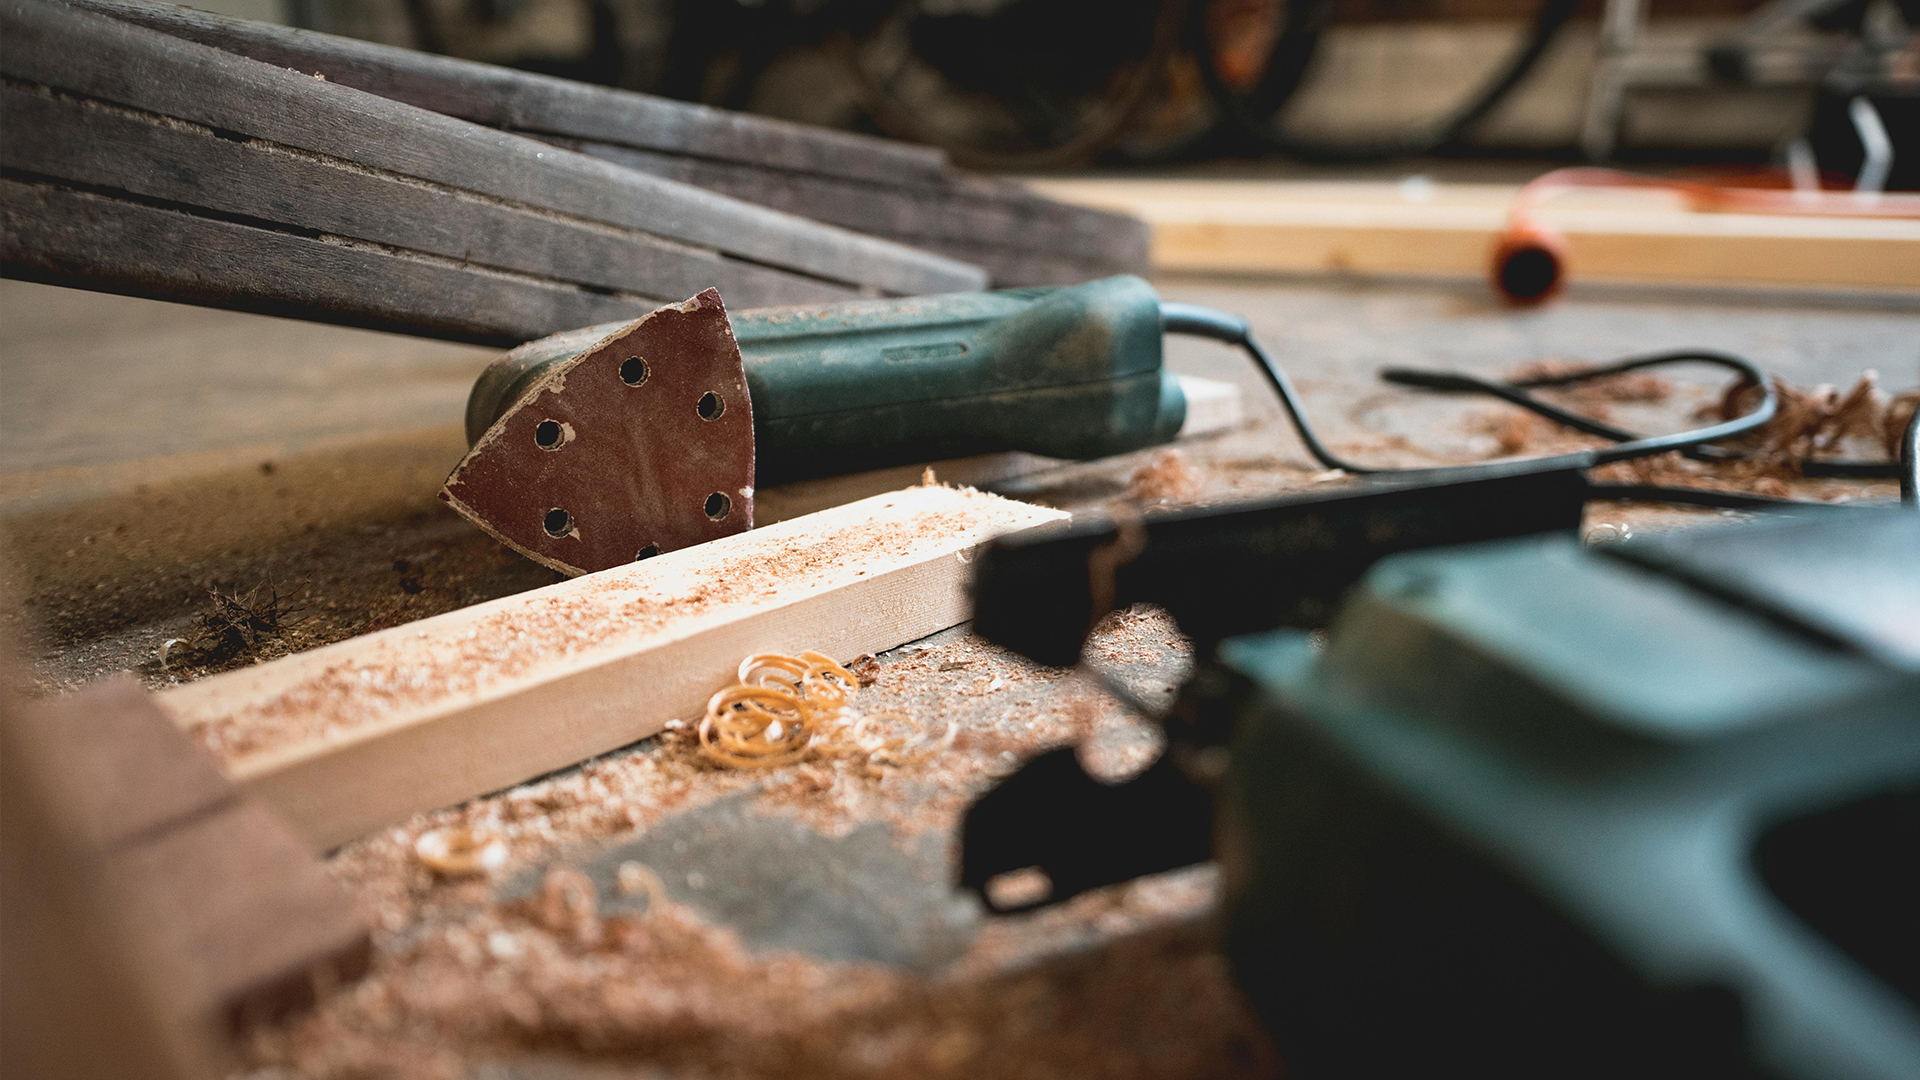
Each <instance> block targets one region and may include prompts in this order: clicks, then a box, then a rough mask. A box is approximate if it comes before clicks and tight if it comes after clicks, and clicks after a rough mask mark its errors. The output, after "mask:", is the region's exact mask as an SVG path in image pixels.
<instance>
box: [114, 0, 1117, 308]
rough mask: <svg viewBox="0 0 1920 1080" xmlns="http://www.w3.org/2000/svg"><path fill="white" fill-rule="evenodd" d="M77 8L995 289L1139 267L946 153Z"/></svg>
mask: <svg viewBox="0 0 1920 1080" xmlns="http://www.w3.org/2000/svg"><path fill="white" fill-rule="evenodd" d="M79 2H80V3H81V4H82V5H83V6H86V7H89V8H91V9H93V10H96V11H101V12H105V13H109V14H112V15H114V16H115V17H116V18H121V19H126V20H129V21H132V22H137V23H140V24H141V25H144V26H148V27H151V28H154V29H157V30H162V31H165V32H166V33H169V34H173V35H176V36H178V37H182V38H186V39H188V40H191V41H198V42H200V43H202V44H206V45H213V46H216V47H218V48H221V49H226V50H228V51H230V52H234V53H237V54H239V55H242V56H247V57H251V58H252V59H255V60H262V61H265V62H267V63H272V64H279V65H282V66H284V67H290V68H294V69H296V70H299V71H304V72H308V73H311V74H320V75H324V76H326V78H327V79H329V80H331V81H333V82H336V83H340V84H342V85H345V86H352V87H355V88H357V89H361V90H365V91H368V92H369V93H374V94H379V95H381V96H382V97H388V98H392V99H394V100H396V101H404V102H407V103H408V104H410V105H417V106H419V107H421V108H423V109H432V110H433V111H435V112H439V113H445V114H447V115H449V116H457V117H460V118H461V119H464V120H471V121H473V122H474V123H478V124H486V125H488V126H490V127H497V128H501V129H504V130H508V131H514V132H518V133H520V134H523V135H528V136H531V137H533V138H537V139H542V140H545V141H547V142H551V143H553V144H554V145H557V146H565V147H568V148H570V149H574V150H578V151H580V152H581V153H584V154H590V155H592V156H594V157H597V158H601V159H604V160H606V161H611V162H614V163H615V164H619V165H625V166H627V167H629V168H632V169H637V170H639V171H641V172H646V173H651V174H653V175H655V176H663V177H666V178H668V179H671V180H679V181H683V182H686V183H689V184H693V185H695V186H697V187H701V188H704V189H706V190H708V191H716V192H720V193H721V194H724V195H730V196H733V197H734V198H737V199H742V200H745V201H747V202H751V203H758V204H760V205H762V206H770V207H773V208H775V209H779V210H785V211H787V212H789V213H793V214H798V215H800V216H802V217H809V218H813V219H815V220H818V221H825V222H828V223H831V224H834V225H839V226H842V227H845V228H848V229H852V230H854V231H856V232H862V233H867V234H869V235H872V236H881V237H886V238H887V239H890V240H897V241H899V242H901V243H904V244H910V245H912V246H914V247H919V248H925V249H926V250H929V251H936V252H940V253H941V254H944V255H949V256H952V257H953V258H956V259H960V260H962V261H964V262H969V263H973V264H975V265H977V266H980V267H983V268H985V269H986V270H987V272H988V273H989V274H990V275H992V278H993V281H994V283H995V284H996V285H1002V286H1010V285H1042V284H1065V283H1072V282H1080V281H1087V280H1091V279H1093V278H1096V277H1104V276H1106V275H1108V274H1123V273H1124V274H1133V273H1144V272H1145V271H1146V268H1147V239H1148V238H1147V227H1146V225H1145V224H1144V223H1143V222H1141V221H1139V220H1138V219H1136V218H1132V217H1128V216H1126V215H1121V214H1114V213H1109V212H1106V211H1101V210H1092V209H1087V208H1084V207H1076V206H1070V205H1067V204H1065V203H1060V202H1056V201H1054V200H1051V199H1047V198H1044V197H1042V196H1039V195H1036V194H1034V193H1033V192H1032V191H1030V190H1028V189H1027V188H1026V187H1024V186H1022V185H1020V184H1016V183H1013V182H1010V181H1006V180H999V179H991V178H987V177H982V176H975V175H969V174H966V173H962V172H960V171H958V170H955V169H953V168H952V167H950V166H949V165H948V163H947V160H946V156H945V154H944V153H942V152H940V151H938V150H933V149H929V148H926V147H917V146H911V145H908V144H905V143H897V142H891V141H888V140H885V139H876V138H870V137H866V136H861V135H852V134H846V133H841V132H834V131H827V130H823V129H820V128H812V127H806V126H804V125H799V124H792V123H785V122H782V121H778V120H769V119H766V118H763V117H756V116H746V115H743V114H740V113H732V112H726V111H723V110H719V109H712V108H708V107H706V106H702V105H690V104H687V103H685V102H679V101H671V100H668V99H665V98H658V97H652V96H649V95H646V94H635V93H628V92H624V91H618V90H608V89H604V88H601V87H595V86H588V85H586V84H583V83H576V82H569V81H566V80H564V79H554V78H548V77H545V76H541V75H532V74H528V73H525V72H520V71H513V70H510V69H507V68H499V67H493V66H490V65H487V64H476V63H472V62H469V61H464V60H454V59H450V58H447V57H442V56H430V55H428V54H425V53H419V52H413V51H411V50H408V49H398V48H394V47H392V46H387V45H376V44H372V43H369V42H364V41H354V40H351V39H348V38H339V37H332V36H330V35H326V34H316V33H313V32H311V31H305V30H292V29H288V28H286V27H279V26H272V25H269V24H266V23H258V22H249V21H247V20H244V19H233V18H226V17H223V16H219V15H209V14H205V13H203V12H198V11H192V10H189V9H187V8H180V7H175V6H173V5H171V4H156V3H148V2H144V0H79Z"/></svg>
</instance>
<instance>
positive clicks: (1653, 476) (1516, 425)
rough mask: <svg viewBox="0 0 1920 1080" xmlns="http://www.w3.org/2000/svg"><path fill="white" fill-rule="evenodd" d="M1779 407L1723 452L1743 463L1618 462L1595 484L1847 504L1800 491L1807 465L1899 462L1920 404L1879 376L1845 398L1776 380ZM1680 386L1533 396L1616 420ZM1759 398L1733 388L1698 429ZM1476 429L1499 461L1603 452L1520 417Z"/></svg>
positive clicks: (1626, 384)
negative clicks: (1626, 409) (1625, 409)
mask: <svg viewBox="0 0 1920 1080" xmlns="http://www.w3.org/2000/svg"><path fill="white" fill-rule="evenodd" d="M1592 366H1593V365H1590V364H1585V363H1582V362H1578V361H1568V360H1540V361H1534V362H1532V363H1528V364H1524V365H1522V366H1520V367H1519V368H1516V369H1514V370H1513V371H1512V372H1510V373H1509V374H1508V378H1509V379H1510V380H1515V381H1517V380H1523V379H1527V378H1535V377H1540V376H1543V375H1563V374H1572V373H1574V372H1577V371H1582V370H1587V369H1589V368H1591V367H1592ZM1773 388H1774V393H1775V395H1776V397H1777V399H1778V402H1779V406H1778V409H1777V411H1776V412H1775V415H1774V417H1773V419H1772V420H1770V421H1768V422H1767V423H1766V424H1765V425H1763V426H1762V427H1761V428H1759V429H1758V430H1757V431H1755V432H1754V433H1752V434H1751V435H1748V436H1746V437H1743V438H1741V439H1734V440H1727V441H1724V442H1722V443H1720V444H1718V445H1721V446H1724V447H1726V448H1728V449H1730V450H1734V451H1737V452H1739V453H1741V454H1742V455H1743V457H1742V458H1741V459H1740V460H1732V461H1695V460H1692V459H1690V458H1687V457H1685V456H1683V455H1681V454H1678V453H1669V454H1661V455H1658V456H1655V457H1648V458H1639V459H1635V460H1632V461H1621V462H1615V463H1613V464H1610V465H1604V466H1601V467H1599V468H1597V469H1595V470H1594V471H1593V476H1594V479H1595V480H1598V481H1602V482H1606V483H1617V484H1650V485H1674V486H1691V487H1704V488H1713V489H1717V490H1723V491H1737V492H1745V493H1752V494H1758V495H1767V496H1772V497H1775V498H1792V497H1815V498H1829V497H1837V498H1845V497H1848V496H1850V495H1854V494H1858V489H1857V485H1852V484H1847V483H1843V482H1832V483H1828V484H1826V485H1824V486H1816V487H1815V488H1812V489H1809V488H1807V487H1805V486H1804V485H1802V486H1800V487H1796V484H1797V483H1798V482H1799V481H1801V480H1802V479H1803V478H1804V477H1805V476H1806V475H1807V469H1808V465H1809V464H1810V463H1814V462H1819V461H1823V460H1832V459H1838V458H1848V459H1852V460H1864V461H1894V460H1897V459H1898V440H1899V437H1900V433H1901V432H1902V431H1903V430H1905V426H1906V423H1907V422H1908V420H1909V418H1911V417H1912V415H1913V411H1914V408H1915V407H1916V405H1917V404H1920V391H1908V392H1906V393H1902V394H1899V395H1889V394H1888V393H1886V392H1885V391H1883V390H1881V389H1880V387H1879V384H1878V376H1877V375H1876V373H1874V372H1872V371H1867V372H1864V373H1862V375H1861V376H1860V379H1859V380H1858V381H1857V382H1856V383H1855V384H1854V385H1853V387H1852V388H1851V389H1850V390H1848V391H1846V392H1844V393H1843V392H1841V391H1840V390H1839V389H1838V388H1836V387H1833V386H1817V387H1814V388H1812V389H1805V388H1801V387H1797V386H1794V385H1792V384H1791V383H1788V382H1786V381H1784V380H1781V379H1778V378H1775V379H1774V380H1773ZM1676 389H1677V388H1676V387H1675V385H1674V384H1673V383H1672V382H1671V381H1669V380H1667V379H1665V378H1663V377H1661V376H1658V375H1654V374H1650V373H1647V372H1626V373H1623V374H1620V375H1614V376H1609V377H1607V378H1603V379H1596V380H1594V381H1593V382H1591V383H1584V384H1579V385H1576V386H1571V387H1541V388H1538V389H1535V390H1533V391H1532V392H1533V393H1535V394H1536V395H1538V396H1539V397H1541V398H1542V399H1544V400H1547V401H1551V402H1553V403H1555V404H1558V405H1561V406H1562V407H1564V408H1568V409H1572V410H1576V411H1579V412H1582V413H1584V414H1586V415H1588V416H1592V417H1595V418H1596V419H1600V420H1606V421H1611V420H1612V419H1613V410H1612V408H1611V406H1614V405H1620V404H1627V403H1632V404H1659V403H1662V402H1666V401H1668V400H1669V399H1671V398H1673V397H1674V396H1675V393H1676ZM1759 395H1760V391H1759V389H1758V388H1757V387H1755V386H1752V385H1745V384H1740V385H1735V386H1732V387H1730V388H1728V389H1727V390H1726V391H1725V392H1724V393H1723V394H1721V395H1719V396H1718V397H1717V398H1716V399H1715V400H1713V401H1712V402H1710V403H1708V404H1706V405H1703V406H1701V407H1700V408H1698V409H1696V410H1694V411H1693V413H1692V416H1691V419H1692V420H1694V421H1696V422H1709V423H1712V422H1718V421H1722V420H1729V419H1732V418H1734V417H1737V416H1740V415H1743V414H1745V413H1746V412H1748V411H1749V410H1751V409H1752V408H1753V407H1754V405H1755V404H1757V403H1758V400H1759ZM1479 422H1480V426H1481V428H1482V430H1484V431H1485V433H1487V434H1489V435H1491V436H1493V438H1494V440H1495V442H1496V444H1497V445H1498V448H1499V452H1500V454H1501V455H1517V454H1543V453H1557V452H1562V451H1567V450H1573V449H1577V448H1580V447H1587V446H1600V445H1605V442H1604V440H1601V439H1598V438H1595V437H1593V436H1588V435H1584V434H1581V433H1579V432H1576V431H1572V430H1570V429H1567V428H1565V427H1562V426H1561V425H1558V424H1555V423H1553V422H1552V421H1550V420H1547V419H1546V418H1544V417H1540V416H1536V415H1534V414H1532V413H1528V412H1522V411H1519V410H1502V411H1501V412H1499V413H1497V414H1488V415H1483V416H1482V417H1480V420H1479Z"/></svg>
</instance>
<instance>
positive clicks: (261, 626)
mask: <svg viewBox="0 0 1920 1080" xmlns="http://www.w3.org/2000/svg"><path fill="white" fill-rule="evenodd" d="M305 591H306V586H305V585H302V586H300V587H299V588H296V589H294V590H293V591H292V592H290V593H286V594H282V593H281V592H280V586H279V585H278V584H276V583H275V582H274V581H273V579H272V578H268V579H266V580H265V581H262V582H260V583H259V584H257V585H255V586H254V587H253V588H251V589H248V590H247V591H245V592H241V591H240V590H238V589H235V590H233V591H231V592H221V591H220V588H219V587H218V586H210V587H209V588H208V589H207V601H206V606H205V607H204V608H202V609H201V612H200V614H199V616H198V617H197V618H196V619H195V620H194V622H195V625H194V630H193V633H192V635H191V636H189V637H187V638H185V639H176V640H172V641H168V642H166V643H165V644H163V645H162V646H161V664H162V666H165V665H167V664H168V663H169V662H171V660H172V658H173V654H175V651H176V649H177V650H178V652H179V653H183V654H185V655H184V659H186V660H187V661H188V662H189V663H194V664H200V665H213V664H222V663H227V662H229V661H232V660H235V659H238V658H240V657H242V656H246V655H248V654H250V653H252V652H254V651H255V650H256V649H257V648H258V647H259V646H260V645H262V644H264V643H266V642H268V641H271V640H274V639H276V638H279V637H280V636H281V635H283V634H285V633H286V632H287V631H289V630H291V629H293V628H294V627H295V626H298V625H299V624H300V623H301V622H302V621H304V618H305V616H304V615H303V614H302V612H301V611H300V608H299V607H298V601H299V599H300V596H301V594H302V593H304V592H305Z"/></svg>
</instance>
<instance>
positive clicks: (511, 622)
mask: <svg viewBox="0 0 1920 1080" xmlns="http://www.w3.org/2000/svg"><path fill="white" fill-rule="evenodd" d="M1065 516H1066V515H1064V514H1061V513H1060V512H1058V511H1054V510H1046V509H1042V508H1039V507H1033V506H1028V505H1025V504H1022V503H1016V502H1012V501H1009V500H1005V499H999V498H996V497H994V496H991V495H985V494H981V493H978V492H970V491H964V490H956V489H950V488H943V487H920V488H910V489H907V490H905V491H900V492H895V493H892V494H888V495H881V496H877V497H875V498H871V499H866V500H863V501H861V502H856V503H852V504H850V505H847V506H843V507H839V508H837V509H834V510H829V511H825V512H822V513H818V514H812V515H808V516H805V517H800V518H795V519H793V520H791V521H787V522H783V523H781V524H779V525H774V526H771V527H768V528H764V529H756V530H754V531H752V532H747V533H742V534H739V535H737V536H731V537H727V538H725V539H722V540H717V541H714V542H712V543H709V544H702V545H700V546H698V547H693V548H687V549H684V550H681V551H678V552H670V553H668V554H665V555H661V556H659V557H657V558H653V559H649V560H646V561H644V562H640V563H635V564H633V565H631V566H626V567H621V568H619V569H614V570H607V571H603V572H601V573H598V574H591V575H588V576H586V577H581V578H576V579H574V580H572V581H568V582H562V583H560V584H557V585H553V586H549V587H547V588H543V589H537V590H534V591H532V592H528V593H521V594H518V595H515V596H511V597H506V598H503V599H500V600H496V601H492V602H490V603H485V604H479V605H476V606H474V607H470V608H465V609H462V610H460V611H455V612H450V613H448V614H445V615H440V616H436V617H434V618H431V619H425V620H422V621H420V622H416V623H410V624H408V625H406V626H402V627H396V628H394V629H392V630H386V631H382V632H380V633H376V634H370V635H367V636H365V637H361V638H355V639H352V640H350V641H345V642H341V643H339V644H337V645H331V646H327V647H325V648H321V649H316V650H313V651H312V652H308V653H302V654H299V655H297V656H291V657H287V658H285V659H282V660H277V661H274V662H271V663H267V664H261V665H259V666H256V667H252V668H247V669H244V670H240V671H234V672H229V673H227V674H224V675H217V676H214V677H212V678H209V679H206V680H203V681H201V682H198V683H192V684H188V685H185V686H182V687H179V688H176V689H172V690H168V691H166V692H165V693H163V694H161V695H159V701H160V703H161V705H162V707H163V708H165V709H166V710H167V711H168V712H169V713H171V714H172V716H173V717H174V719H175V720H176V721H177V722H178V723H180V724H181V725H182V726H183V727H185V728H186V729H187V730H188V731H189V732H190V733H191V734H193V736H194V737H195V738H197V739H199V740H200V741H201V743H202V744H203V745H205V746H207V747H208V748H209V749H210V750H212V751H213V752H214V753H215V754H216V756H218V757H219V758H221V759H222V760H223V761H224V763H225V766H226V769H227V773H228V775H229V776H230V777H232V778H233V779H235V780H236V781H238V782H239V783H240V784H241V785H242V787H244V788H245V789H246V790H248V791H250V792H251V793H253V794H255V795H257V796H259V797H260V798H261V799H262V800H263V801H265V802H266V803H267V804H268V805H270V806H272V807H273V808H274V809H275V810H276V811H277V812H278V813H279V814H280V815H281V816H282V817H283V818H284V819H285V820H287V821H288V822H289V823H290V824H291V825H292V826H293V828H294V830H295V831H296V832H297V833H298V834H299V835H300V836H301V837H302V838H304V839H305V841H306V842H307V843H308V844H310V845H312V846H313V847H315V848H316V849H325V848H327V847H331V846H333V845H335V844H338V843H341V842H343V841H346V840H349V839H352V838H353V837H356V836H359V835H362V834H364V833H365V832H367V831H369V830H371V829H375V828H378V827H380V826H383V825H386V824H390V823H392V822H394V821H398V820H401V819H404V818H405V817H407V816H408V815H410V814H413V813H416V812H418V811H421V810H428V809H433V808H436V807H440V806H446V805H449V804H452V803H456V802H459V801H461V800H463V799H467V798H471V797H473V796H475V795H478V794H481V793H483V792H487V791H492V790H496V789H498V788H502V787H506V786H508V785H511V784H514V783H518V782H520V781H523V780H526V779H528V778H530V777H534V776H538V775H540V774H542V773H546V772H550V771H552V770H554V769H557V768H563V767H565V766H567V765H571V764H573V763H575V762H578V761H580V760H582V759H584V758H587V757H591V756H593V755H594V754H599V753H605V752H606V751H609V750H612V749H615V748H617V747H620V746H624V745H626V744H628V743H631V742H634V741H636V740H638V739H643V738H646V737H648V736H650V735H653V734H655V733H657V732H659V731H660V730H661V729H662V727H663V726H664V725H665V724H666V722H667V721H668V720H670V719H673V718H675V717H680V718H684V719H689V720H692V719H696V718H697V717H698V716H699V715H700V714H701V712H702V710H703V709H704V706H705V702H706V699H707V697H708V696H709V695H711V694H712V693H713V692H714V691H715V690H717V689H719V688H720V687H722V686H723V685H725V683H726V681H727V679H728V677H729V675H730V673H731V672H732V670H733V668H734V666H735V665H737V664H738V663H739V661H740V659H741V658H742V657H744V656H746V655H747V654H749V653H753V652H763V651H770V650H771V651H785V652H798V651H801V650H804V649H817V650H819V651H822V652H825V653H827V654H829V655H832V656H837V657H840V658H842V659H847V658H851V657H853V656H855V655H857V654H859V653H863V652H877V651H880V650H883V649H889V648H892V647H894V646H896V645H900V644H903V643H905V642H908V641H913V640H915V639H918V638H921V637H924V636H926V635H927V634H930V633H933V632H934V631H936V630H941V629H944V628H946V627H949V626H953V625H955V624H957V623H959V622H961V621H962V620H964V619H965V618H966V614H967V610H968V607H967V601H966V596H965V584H966V581H967V574H968V567H967V563H966V559H967V556H968V553H969V552H970V551H971V549H972V548H973V547H974V546H975V545H976V544H978V543H980V542H981V541H983V540H986V539H988V538H989V537H991V536H994V535H998V534H1001V533H1005V532H1010V531H1013V530H1016V529H1022V528H1028V527H1031V526H1034V525H1038V524H1041V523H1044V522H1048V521H1056V520H1062V519H1064V518H1065Z"/></svg>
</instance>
